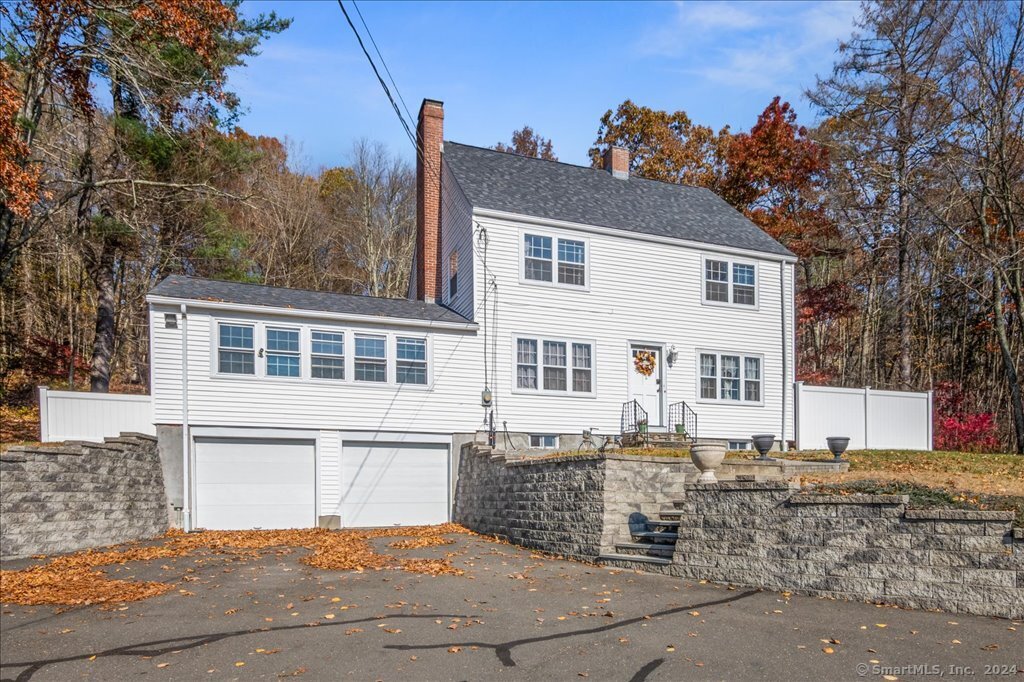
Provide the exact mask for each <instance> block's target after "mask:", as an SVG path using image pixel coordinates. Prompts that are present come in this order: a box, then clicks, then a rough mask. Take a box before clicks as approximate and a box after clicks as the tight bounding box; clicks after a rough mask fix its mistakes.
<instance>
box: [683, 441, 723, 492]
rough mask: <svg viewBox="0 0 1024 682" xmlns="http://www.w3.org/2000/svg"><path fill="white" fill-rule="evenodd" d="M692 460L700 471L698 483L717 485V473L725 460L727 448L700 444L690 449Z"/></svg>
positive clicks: (712, 444) (711, 444)
mask: <svg viewBox="0 0 1024 682" xmlns="http://www.w3.org/2000/svg"><path fill="white" fill-rule="evenodd" d="M690 459H691V460H693V464H694V466H696V467H697V468H698V469H700V476H699V477H698V478H697V482H698V483H717V482H718V479H717V478H716V477H715V471H716V470H717V469H718V468H719V467H720V466H722V460H724V459H725V446H724V445H716V444H714V443H698V444H696V445H694V446H693V447H691V448H690Z"/></svg>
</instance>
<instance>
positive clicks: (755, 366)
mask: <svg viewBox="0 0 1024 682" xmlns="http://www.w3.org/2000/svg"><path fill="white" fill-rule="evenodd" d="M761 371H762V362H761V357H760V356H758V355H732V354H730V353H710V352H703V351H702V352H701V353H700V397H701V400H733V401H743V402H752V403H760V402H761V399H762V396H761V381H762V378H761V377H762V375H761Z"/></svg>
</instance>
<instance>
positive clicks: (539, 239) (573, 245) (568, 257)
mask: <svg viewBox="0 0 1024 682" xmlns="http://www.w3.org/2000/svg"><path fill="white" fill-rule="evenodd" d="M523 277H524V278H525V279H528V280H533V281H535V282H551V283H558V284H565V285H568V286H573V287H585V286H586V285H587V245H586V242H583V241H581V240H578V239H561V238H559V239H556V238H554V237H548V236H545V235H539V234H525V235H523Z"/></svg>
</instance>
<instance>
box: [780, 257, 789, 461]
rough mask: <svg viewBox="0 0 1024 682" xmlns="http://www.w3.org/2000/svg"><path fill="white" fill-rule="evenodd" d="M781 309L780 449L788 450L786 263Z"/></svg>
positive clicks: (781, 276) (784, 264) (783, 270)
mask: <svg viewBox="0 0 1024 682" xmlns="http://www.w3.org/2000/svg"><path fill="white" fill-rule="evenodd" d="M779 303H780V305H779V310H780V311H781V313H780V318H781V319H780V321H781V323H782V443H781V447H780V449H781V450H782V452H786V450H787V446H786V421H787V420H786V407H787V406H788V405H789V401H788V400H787V398H788V397H789V391H790V389H791V387H790V384H789V362H788V359H789V358H788V355H789V353H788V348H787V346H789V342H788V340H787V338H786V263H779Z"/></svg>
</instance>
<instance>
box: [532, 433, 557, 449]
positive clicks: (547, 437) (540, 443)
mask: <svg viewBox="0 0 1024 682" xmlns="http://www.w3.org/2000/svg"><path fill="white" fill-rule="evenodd" d="M530 447H531V448H536V449H538V450H554V449H555V448H557V447H558V436H555V435H552V434H550V433H531V434H530Z"/></svg>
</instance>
